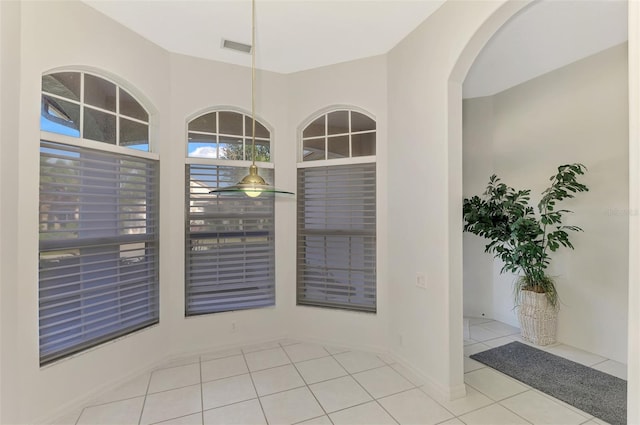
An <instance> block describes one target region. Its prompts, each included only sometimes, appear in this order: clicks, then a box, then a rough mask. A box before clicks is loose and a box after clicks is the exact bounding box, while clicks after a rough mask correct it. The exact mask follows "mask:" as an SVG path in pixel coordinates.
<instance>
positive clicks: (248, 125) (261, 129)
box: [244, 115, 270, 139]
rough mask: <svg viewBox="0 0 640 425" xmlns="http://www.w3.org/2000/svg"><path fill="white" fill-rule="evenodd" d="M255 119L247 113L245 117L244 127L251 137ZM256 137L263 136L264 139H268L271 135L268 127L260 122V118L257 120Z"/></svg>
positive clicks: (247, 134)
mask: <svg viewBox="0 0 640 425" xmlns="http://www.w3.org/2000/svg"><path fill="white" fill-rule="evenodd" d="M252 126H253V119H252V118H251V117H250V116H248V115H245V117H244V128H245V134H246V136H247V137H251V135H252V134H253V131H252V130H253V128H252ZM256 137H262V138H263V139H268V138H269V137H270V134H269V130H267V128H266V127H265V126H264V125H262V124H260V122H259V121H258V120H256Z"/></svg>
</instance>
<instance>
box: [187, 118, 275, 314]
mask: <svg viewBox="0 0 640 425" xmlns="http://www.w3.org/2000/svg"><path fill="white" fill-rule="evenodd" d="M251 124H252V123H251V118H250V117H249V116H247V115H246V114H244V113H242V112H237V111H229V110H217V111H212V112H208V113H205V114H203V115H200V116H197V117H195V118H193V119H192V120H190V121H189V122H188V124H187V127H188V128H187V133H188V140H187V159H186V176H187V179H186V185H187V187H186V193H187V200H186V201H187V205H186V209H187V215H186V226H185V227H186V243H185V246H186V266H185V274H186V276H185V282H186V300H185V303H186V305H185V311H186V314H187V315H188V316H191V315H198V314H207V313H217V312H222V311H231V310H242V309H250V308H258V307H266V306H272V305H274V304H275V265H274V264H275V239H274V206H275V204H274V199H273V197H270V198H264V197H259V198H250V197H235V196H215V195H212V194H210V193H209V191H210V190H211V189H214V188H218V187H224V186H231V185H234V184H236V183H237V182H238V181H239V180H240V179H241V178H242V177H243V176H245V175H246V174H247V173H248V166H249V165H250V164H251V160H252V158H253V156H252V152H253V149H252V146H251V128H252V125H251ZM270 138H271V133H270V131H269V130H268V129H267V126H265V125H264V124H262V123H260V122H257V121H256V161H257V165H258V166H259V167H260V175H261V176H262V177H263V178H265V179H266V180H267V181H269V182H270V183H273V164H272V163H270V161H271V151H270Z"/></svg>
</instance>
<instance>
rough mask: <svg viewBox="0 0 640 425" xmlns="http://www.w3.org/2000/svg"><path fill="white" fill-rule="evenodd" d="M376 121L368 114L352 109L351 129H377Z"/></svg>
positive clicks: (353, 130) (354, 130)
mask: <svg viewBox="0 0 640 425" xmlns="http://www.w3.org/2000/svg"><path fill="white" fill-rule="evenodd" d="M375 129H376V122H375V121H374V120H372V119H371V118H369V117H368V116H366V115H364V114H361V113H359V112H355V111H351V131H352V132H356V131H368V130H375Z"/></svg>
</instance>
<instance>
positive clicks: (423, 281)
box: [416, 273, 427, 289]
mask: <svg viewBox="0 0 640 425" xmlns="http://www.w3.org/2000/svg"><path fill="white" fill-rule="evenodd" d="M416 286H417V287H418V288H422V289H427V276H425V274H424V273H416Z"/></svg>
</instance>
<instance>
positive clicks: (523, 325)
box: [518, 291, 558, 345]
mask: <svg viewBox="0 0 640 425" xmlns="http://www.w3.org/2000/svg"><path fill="white" fill-rule="evenodd" d="M518 319H519V320H520V330H521V333H522V338H523V339H525V340H526V341H529V342H532V343H534V344H536V345H549V344H553V343H555V342H556V333H557V329H558V309H557V307H553V306H552V305H551V304H549V301H548V300H547V296H546V295H545V294H539V293H537V292H533V291H522V293H521V299H520V305H519V306H518Z"/></svg>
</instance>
